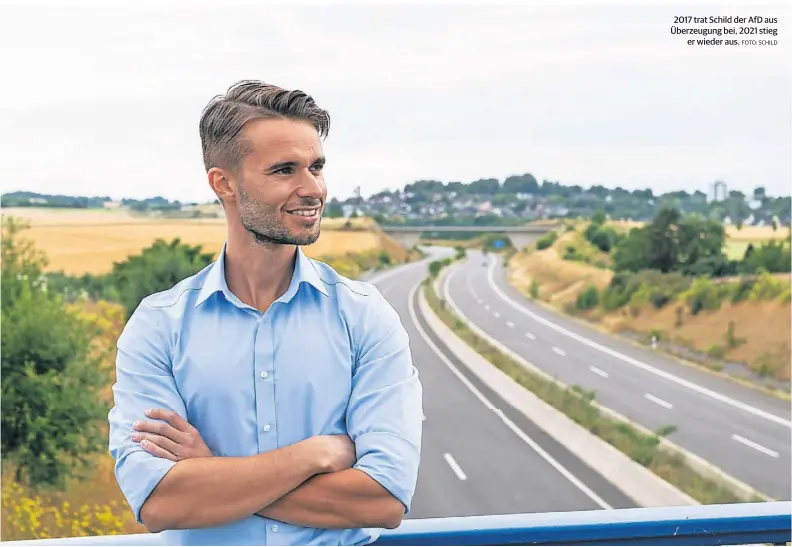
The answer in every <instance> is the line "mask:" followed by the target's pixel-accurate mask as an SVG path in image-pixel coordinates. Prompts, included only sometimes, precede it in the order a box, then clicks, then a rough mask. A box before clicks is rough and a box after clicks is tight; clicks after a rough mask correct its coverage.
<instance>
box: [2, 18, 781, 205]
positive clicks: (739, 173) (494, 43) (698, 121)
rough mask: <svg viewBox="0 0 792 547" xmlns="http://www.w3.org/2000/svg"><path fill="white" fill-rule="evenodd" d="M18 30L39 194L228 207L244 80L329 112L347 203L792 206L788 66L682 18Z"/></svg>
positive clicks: (35, 22)
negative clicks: (222, 187) (768, 195)
mask: <svg viewBox="0 0 792 547" xmlns="http://www.w3.org/2000/svg"><path fill="white" fill-rule="evenodd" d="M756 9H757V8H753V7H743V8H736V7H733V6H728V7H724V6H717V5H710V6H706V7H702V6H699V7H695V9H694V8H690V9H687V12H691V13H692V12H696V14H698V13H699V12H706V13H707V14H721V13H724V14H732V13H737V12H742V13H748V12H750V13H753V12H754V11H756ZM773 10H775V11H773ZM760 11H761V12H762V13H763V14H764V15H765V16H767V15H769V14H770V13H777V12H779V8H773V9H772V10H771V8H762V9H761V10H760ZM6 12H7V14H8V18H7V19H8V20H9V21H10V24H8V25H7V26H6V29H5V32H4V34H3V35H2V37H0V48H2V49H3V50H4V51H11V50H12V49H13V51H15V52H16V53H15V55H11V56H7V57H9V58H8V63H9V68H8V70H7V72H6V73H7V74H12V77H11V78H10V81H12V82H14V85H11V86H4V87H3V88H2V89H0V123H1V124H2V126H0V147H1V148H2V149H3V150H4V151H6V153H7V154H8V159H7V160H6V162H5V164H6V169H7V173H8V175H9V176H10V180H12V181H13V184H14V185H15V186H17V187H18V188H25V189H32V190H40V191H48V192H61V193H76V192H80V193H99V194H110V195H113V196H145V195H154V194H161V195H165V196H166V197H172V198H175V197H179V198H182V199H209V198H211V197H212V195H211V193H209V191H208V188H207V187H206V184H205V180H204V179H205V176H204V173H203V169H202V165H201V160H200V142H199V139H198V134H197V123H198V117H199V116H200V111H201V109H202V108H203V106H204V105H205V104H206V102H207V101H208V100H209V99H210V98H211V97H212V96H213V95H215V94H218V93H222V92H223V91H224V90H225V89H226V88H227V87H228V86H229V85H230V84H231V83H233V82H234V81H236V80H238V79H242V78H261V79H264V80H267V81H270V82H272V83H276V84H279V85H283V86H285V87H291V88H300V89H304V90H306V91H308V92H309V93H311V94H312V95H314V97H315V98H316V99H317V101H318V102H319V103H320V104H321V105H322V106H324V107H325V108H327V109H328V110H329V111H330V113H331V116H332V119H333V122H332V128H331V134H330V138H329V140H328V141H327V143H326V145H325V149H326V151H327V152H328V155H329V159H330V161H329V163H328V172H329V173H332V179H333V186H332V191H334V192H337V193H338V195H340V196H343V195H349V194H350V193H351V192H352V189H353V188H354V187H355V186H357V185H360V186H361V187H363V193H364V194H370V193H374V192H376V191H378V190H380V189H381V188H382V187H401V186H403V185H404V184H405V183H407V182H410V181H412V180H414V179H418V178H437V179H441V180H463V181H469V180H474V179H476V178H479V177H490V176H499V177H504V176H506V175H507V174H510V173H521V172H526V171H530V172H533V173H534V174H535V175H536V176H537V177H539V178H542V177H546V178H549V179H553V180H561V181H562V182H570V183H573V182H576V183H579V184H583V185H588V184H595V183H603V184H606V185H610V186H613V185H617V184H621V185H624V186H628V187H646V186H648V185H651V186H654V187H655V189H656V190H658V191H664V190H666V189H670V188H682V187H687V188H692V187H695V188H700V189H704V188H706V185H707V184H708V183H709V182H711V180H713V178H714V177H718V178H723V179H725V180H727V182H729V184H730V185H732V186H733V187H740V188H742V189H743V190H748V189H750V188H752V187H753V186H754V185H756V184H758V182H757V181H760V182H761V183H762V184H765V185H766V186H767V187H768V189H769V190H770V191H771V192H774V193H788V192H789V187H790V173H789V168H788V165H789V160H790V148H791V147H790V137H789V123H790V105H789V101H788V92H789V89H790V73H789V70H788V66H787V64H786V60H785V57H784V56H785V55H786V54H787V53H788V52H787V51H785V50H784V49H783V48H781V47H763V48H759V47H755V48H749V47H741V48H737V49H733V48H732V49H727V48H724V47H717V46H714V47H710V48H705V47H703V46H702V47H689V46H687V45H686V43H685V40H686V37H681V36H674V35H671V33H670V27H671V25H672V23H673V16H674V15H678V14H679V9H678V7H671V6H657V5H650V6H618V5H611V6H570V5H568V3H564V4H559V5H544V6H538V7H529V8H526V7H520V6H498V7H490V6H463V7H453V6H436V5H435V6H401V7H394V6H387V7H382V6H377V7H365V6H350V5H344V6H332V7H323V6H300V7H295V8H285V7H283V6H278V7H273V6H260V5H258V4H253V3H251V4H247V5H234V4H229V5H225V6H222V7H219V6H211V7H210V6H204V5H197V6H196V5H192V4H184V5H178V4H174V5H169V6H165V7H163V6H160V5H157V4H147V3H143V4H136V5H128V6H125V7H123V8H122V7H112V8H110V7H104V6H102V5H100V6H98V7H62V6H48V7H47V8H46V9H42V8H41V7H40V6H35V5H33V6H27V7H23V6H16V7H9V8H6ZM783 20H784V19H783V18H782V21H783ZM567 178H568V180H567Z"/></svg>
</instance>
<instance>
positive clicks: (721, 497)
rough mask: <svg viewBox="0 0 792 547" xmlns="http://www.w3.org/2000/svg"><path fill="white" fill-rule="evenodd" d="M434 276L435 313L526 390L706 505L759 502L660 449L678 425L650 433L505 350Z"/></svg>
mask: <svg viewBox="0 0 792 547" xmlns="http://www.w3.org/2000/svg"><path fill="white" fill-rule="evenodd" d="M432 279H433V277H430V278H428V279H427V281H426V282H425V283H424V286H423V290H424V294H425V296H426V300H427V302H428V303H429V306H430V307H431V308H432V310H433V311H434V312H435V314H436V315H437V316H438V317H439V318H440V319H441V320H442V321H443V323H445V324H446V325H447V326H448V327H449V328H450V329H452V330H453V331H454V332H455V333H456V335H457V336H459V337H460V338H462V339H463V340H464V341H465V342H466V343H467V344H468V345H469V346H470V347H471V348H473V349H474V350H475V351H476V352H478V353H479V354H481V355H482V356H483V357H484V358H485V359H486V360H487V361H489V362H490V363H492V364H493V365H494V366H496V367H498V368H499V369H500V370H502V371H503V372H505V373H506V374H508V375H509V376H510V377H511V378H512V379H513V380H514V381H516V382H517V383H519V384H520V385H521V386H523V387H524V388H525V389H527V390H528V391H530V392H532V393H533V394H535V395H536V396H538V397H539V398H540V399H542V400H543V401H545V402H546V403H548V404H549V405H551V406H552V407H554V408H556V409H557V410H559V411H561V412H563V413H564V414H565V415H567V416H568V417H569V418H571V419H572V420H573V421H575V422H576V423H577V424H579V425H580V426H582V427H584V428H586V429H587V430H588V431H590V432H591V433H593V434H594V435H596V436H598V437H599V438H601V439H602V440H604V441H605V442H607V443H609V444H610V445H612V446H614V447H615V448H616V449H618V450H620V451H621V452H623V453H624V454H626V455H627V456H629V457H630V458H631V459H632V460H634V461H636V462H638V463H639V464H641V465H643V466H644V467H646V468H648V469H649V470H651V471H652V472H653V473H655V474H656V475H658V476H659V477H662V478H663V479H665V480H666V481H668V482H669V483H670V484H673V485H674V486H676V487H677V488H679V489H680V490H682V491H683V492H685V493H686V494H688V495H689V496H691V497H692V498H694V499H696V500H698V501H699V502H701V503H703V504H716V503H735V502H744V501H756V500H746V499H743V498H741V497H739V496H737V495H735V494H734V493H733V492H732V491H731V490H730V489H729V488H728V487H727V486H726V485H724V484H722V483H720V482H718V481H714V480H711V479H709V478H706V477H704V476H702V475H700V474H699V473H698V472H696V471H695V470H694V469H693V468H691V467H690V466H689V465H688V464H687V463H686V461H685V459H684V456H682V455H680V454H672V453H670V452H668V451H666V450H663V449H661V448H660V446H659V444H660V440H661V437H664V436H666V435H668V434H670V433H671V432H672V431H673V430H674V429H675V427H674V426H665V427H663V428H660V429H659V430H658V431H656V432H655V434H654V435H646V434H644V433H642V432H639V431H638V430H636V429H635V428H633V427H631V426H630V425H628V424H626V423H624V422H621V421H618V420H615V419H613V418H610V417H608V416H605V415H603V414H602V413H601V412H600V410H599V409H598V408H597V407H596V406H594V405H593V404H592V401H593V399H594V397H595V393H593V392H586V391H585V390H583V389H581V388H579V387H577V386H573V388H572V389H566V388H563V387H561V386H559V385H558V384H556V383H555V382H552V381H550V380H548V379H546V378H544V377H542V376H540V375H539V374H535V373H533V372H531V371H529V370H527V369H526V368H525V367H523V366H522V365H521V364H519V363H517V362H516V361H514V360H513V359H511V358H510V357H508V356H507V355H505V354H503V353H501V352H500V351H499V350H498V349H496V348H495V347H493V346H492V345H490V344H489V343H488V342H487V341H485V340H484V339H483V338H480V337H479V336H478V335H476V334H475V333H474V332H473V331H471V330H470V329H469V328H468V327H467V326H466V325H465V323H463V322H462V321H461V320H460V319H459V318H458V317H456V315H454V313H453V312H452V311H450V310H449V309H448V308H447V307H446V306H445V305H444V304H443V303H441V301H440V299H439V298H438V296H437V294H436V293H435V291H434V287H433V286H432V282H431V280H432Z"/></svg>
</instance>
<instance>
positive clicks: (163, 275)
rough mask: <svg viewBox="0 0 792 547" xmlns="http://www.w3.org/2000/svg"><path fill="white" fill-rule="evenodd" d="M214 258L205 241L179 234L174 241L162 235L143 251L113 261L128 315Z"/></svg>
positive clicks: (119, 294) (117, 284) (121, 297)
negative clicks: (206, 250) (200, 242)
mask: <svg viewBox="0 0 792 547" xmlns="http://www.w3.org/2000/svg"><path fill="white" fill-rule="evenodd" d="M212 261H214V255H213V254H212V253H204V252H203V250H202V246H201V245H195V246H190V245H187V244H184V243H182V242H181V240H180V239H179V238H176V239H174V240H173V241H171V242H170V243H166V242H165V241H164V240H162V239H158V240H156V241H155V242H154V243H153V244H152V245H151V246H150V247H147V248H145V249H143V251H142V252H141V253H140V254H139V255H133V256H130V257H128V258H127V259H126V260H124V261H123V262H116V263H115V264H113V271H112V274H111V276H112V279H113V283H114V285H115V287H116V290H117V291H118V298H119V302H120V303H121V304H122V305H123V306H124V307H125V308H126V312H127V318H129V317H131V315H132V313H133V312H134V311H135V309H136V308H137V307H138V305H140V302H141V301H142V300H143V299H144V298H145V297H147V296H148V295H150V294H154V293H157V292H161V291H164V290H167V289H170V288H171V287H173V286H174V285H175V284H177V283H178V282H179V281H181V280H182V279H185V278H187V277H190V276H191V275H194V274H196V273H198V272H199V271H200V270H202V269H203V268H205V267H206V266H208V265H209V264H211V263H212Z"/></svg>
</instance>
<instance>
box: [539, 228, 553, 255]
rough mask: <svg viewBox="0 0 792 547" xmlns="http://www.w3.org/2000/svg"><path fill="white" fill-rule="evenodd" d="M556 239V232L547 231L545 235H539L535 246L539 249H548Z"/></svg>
mask: <svg viewBox="0 0 792 547" xmlns="http://www.w3.org/2000/svg"><path fill="white" fill-rule="evenodd" d="M556 239H558V234H557V233H555V232H547V233H546V234H545V235H543V236H542V237H540V238H539V240H538V241H537V242H536V248H537V249H538V250H540V251H542V250H544V249H548V248H550V247H551V246H552V245H553V243H555V242H556Z"/></svg>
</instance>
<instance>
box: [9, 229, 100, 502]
mask: <svg viewBox="0 0 792 547" xmlns="http://www.w3.org/2000/svg"><path fill="white" fill-rule="evenodd" d="M2 228H3V235H2V293H3V294H2V297H3V299H2V304H1V305H0V307H1V308H2V328H1V329H0V330H2V335H1V337H2V358H1V360H2V371H1V373H2V378H3V381H2V403H1V404H2V417H0V423H1V424H2V431H3V434H2V437H0V449H2V451H3V459H4V460H7V461H10V462H12V463H13V464H14V466H15V467H16V478H17V480H18V481H19V482H26V483H28V484H30V485H32V486H40V485H48V486H62V484H63V479H64V478H65V477H66V476H67V475H72V476H73V475H75V474H77V473H76V472H75V471H74V468H75V465H79V466H80V467H81V468H82V469H84V468H85V466H86V465H87V464H88V463H89V456H90V455H92V454H93V453H95V452H97V451H98V450H101V449H103V448H104V437H103V434H102V429H101V427H100V426H101V423H102V421H103V420H104V419H106V416H107V408H106V406H105V404H104V403H103V402H102V399H101V397H100V394H99V390H100V389H102V388H104V387H106V386H107V385H109V380H110V378H109V375H108V373H107V369H106V368H104V367H103V365H102V360H103V357H104V355H103V352H102V351H101V349H100V348H95V347H93V345H92V341H93V339H94V336H95V335H96V334H98V333H97V332H95V329H94V328H92V327H91V325H90V324H89V323H88V322H86V321H85V320H83V319H81V317H80V316H79V315H78V314H77V313H76V312H75V311H73V310H72V309H71V308H69V307H68V306H67V305H66V304H65V303H64V302H63V299H62V297H61V296H60V295H58V294H56V293H53V292H51V291H47V287H46V284H45V283H44V282H43V277H42V275H41V272H42V271H43V269H44V267H45V266H46V264H47V261H46V257H44V256H43V255H42V254H41V253H39V252H38V251H37V250H36V249H35V248H34V247H33V245H32V244H31V243H30V242H29V241H26V240H23V239H21V238H20V237H19V232H20V231H21V230H22V229H24V225H21V224H19V223H17V222H16V221H15V220H13V219H5V218H4V219H3V226H2ZM82 469H80V470H82Z"/></svg>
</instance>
